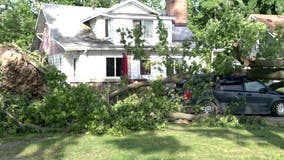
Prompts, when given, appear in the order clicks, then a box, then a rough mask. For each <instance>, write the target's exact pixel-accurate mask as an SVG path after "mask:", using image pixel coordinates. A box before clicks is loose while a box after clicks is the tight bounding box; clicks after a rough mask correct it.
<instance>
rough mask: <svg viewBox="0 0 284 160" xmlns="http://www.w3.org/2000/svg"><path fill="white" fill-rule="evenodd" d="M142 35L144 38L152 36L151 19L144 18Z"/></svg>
mask: <svg viewBox="0 0 284 160" xmlns="http://www.w3.org/2000/svg"><path fill="white" fill-rule="evenodd" d="M143 27H144V36H145V37H146V38H151V37H153V21H152V20H144V24H143Z"/></svg>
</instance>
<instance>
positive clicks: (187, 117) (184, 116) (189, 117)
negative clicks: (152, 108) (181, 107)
mask: <svg viewBox="0 0 284 160" xmlns="http://www.w3.org/2000/svg"><path fill="white" fill-rule="evenodd" d="M169 118H170V119H171V120H176V119H185V120H189V121H192V120H195V119H198V118H199V116H198V115H194V114H186V113H181V112H176V113H171V114H170V115H169Z"/></svg>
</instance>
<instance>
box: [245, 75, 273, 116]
mask: <svg viewBox="0 0 284 160" xmlns="http://www.w3.org/2000/svg"><path fill="white" fill-rule="evenodd" d="M244 87H245V99H246V107H245V113H246V114H267V113H270V110H271V109H270V104H271V102H272V98H271V96H269V93H268V92H261V90H262V91H265V90H266V91H268V89H267V87H266V86H265V85H264V84H262V83H260V82H259V81H255V80H248V79H246V80H244Z"/></svg>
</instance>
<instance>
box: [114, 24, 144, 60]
mask: <svg viewBox="0 0 284 160" xmlns="http://www.w3.org/2000/svg"><path fill="white" fill-rule="evenodd" d="M117 32H119V33H120V37H121V41H120V42H121V43H122V44H123V47H124V49H125V50H126V51H127V53H132V54H133V55H134V59H135V60H140V59H147V58H149V57H148V55H147V54H146V52H145V50H144V48H145V44H144V42H145V40H144V39H143V33H144V30H143V27H142V26H141V25H136V26H135V27H134V28H133V29H128V28H119V29H118V30H117Z"/></svg>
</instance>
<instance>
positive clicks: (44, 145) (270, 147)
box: [0, 124, 284, 160]
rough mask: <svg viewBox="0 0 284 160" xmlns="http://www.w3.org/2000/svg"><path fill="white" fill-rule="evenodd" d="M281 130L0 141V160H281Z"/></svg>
mask: <svg viewBox="0 0 284 160" xmlns="http://www.w3.org/2000/svg"><path fill="white" fill-rule="evenodd" d="M283 157H284V128H268V129H261V130H243V129H230V128H220V127H219V128H204V127H192V126H190V125H174V124H171V125H170V126H169V127H168V128H167V129H165V130H163V131H143V132H133V133H131V134H129V135H127V136H124V137H116V136H111V135H104V136H93V135H84V134H82V135H74V134H59V133H56V134H50V133H49V134H35V135H23V136H17V137H4V138H1V139H0V159H1V160H2V159H3V160H4V159H21V160H22V159H38V160H43V159H48V160H49V159H51V160H52V159H68V160H69V159H70V160H71V159H72V160H73V159H74V160H77V159H80V160H81V159H82V160H88V159H90V160H94V159H96V160H100V159H102V160H104V159H105V160H108V159H110V160H112V159H113V160H128V159H129V160H132V159H150V160H155V159H177V160H180V159H181V160H182V159H184V160H187V159H196V160H199V159H208V160H209V159H210V160H211V159H224V160H226V159H253V160H254V159H279V160H280V159H283Z"/></svg>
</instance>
